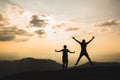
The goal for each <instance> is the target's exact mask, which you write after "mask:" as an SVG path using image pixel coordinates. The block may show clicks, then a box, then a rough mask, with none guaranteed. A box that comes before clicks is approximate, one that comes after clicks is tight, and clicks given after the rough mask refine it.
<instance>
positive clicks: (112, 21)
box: [95, 20, 120, 26]
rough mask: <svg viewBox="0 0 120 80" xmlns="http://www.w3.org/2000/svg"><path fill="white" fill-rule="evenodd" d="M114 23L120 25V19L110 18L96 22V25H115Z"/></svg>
mask: <svg viewBox="0 0 120 80" xmlns="http://www.w3.org/2000/svg"><path fill="white" fill-rule="evenodd" d="M114 25H120V20H109V21H106V22H100V23H97V24H95V26H114Z"/></svg>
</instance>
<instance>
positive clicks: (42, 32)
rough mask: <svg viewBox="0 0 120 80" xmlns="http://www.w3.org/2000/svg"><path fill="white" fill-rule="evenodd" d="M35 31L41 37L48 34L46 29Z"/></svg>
mask: <svg viewBox="0 0 120 80" xmlns="http://www.w3.org/2000/svg"><path fill="white" fill-rule="evenodd" d="M35 33H37V34H38V35H39V36H40V37H43V36H45V34H46V33H45V31H44V30H41V29H39V30H36V31H35Z"/></svg>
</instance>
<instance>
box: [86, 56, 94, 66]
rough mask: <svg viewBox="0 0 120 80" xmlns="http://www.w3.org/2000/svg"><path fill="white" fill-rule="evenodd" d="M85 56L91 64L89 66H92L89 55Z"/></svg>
mask: <svg viewBox="0 0 120 80" xmlns="http://www.w3.org/2000/svg"><path fill="white" fill-rule="evenodd" d="M85 56H86V57H87V59H88V60H89V62H90V64H91V65H93V63H92V61H91V59H90V57H89V55H88V54H87V55H85Z"/></svg>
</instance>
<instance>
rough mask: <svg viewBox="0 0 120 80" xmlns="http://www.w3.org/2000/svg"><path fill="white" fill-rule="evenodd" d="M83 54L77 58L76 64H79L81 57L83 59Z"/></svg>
mask: <svg viewBox="0 0 120 80" xmlns="http://www.w3.org/2000/svg"><path fill="white" fill-rule="evenodd" d="M82 56H83V55H80V56H79V58H78V59H77V62H76V64H75V65H77V64H78V62H79V61H80V59H81V57H82Z"/></svg>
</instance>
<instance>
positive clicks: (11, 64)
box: [0, 58, 62, 77]
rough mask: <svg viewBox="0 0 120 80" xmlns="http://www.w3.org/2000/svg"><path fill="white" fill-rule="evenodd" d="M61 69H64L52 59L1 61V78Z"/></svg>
mask: <svg viewBox="0 0 120 80" xmlns="http://www.w3.org/2000/svg"><path fill="white" fill-rule="evenodd" d="M60 69H62V65H61V64H59V63H57V62H56V61H53V60H50V59H34V58H24V59H20V60H14V61H0V77H3V76H7V75H11V74H15V73H20V72H27V71H49V70H60Z"/></svg>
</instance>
